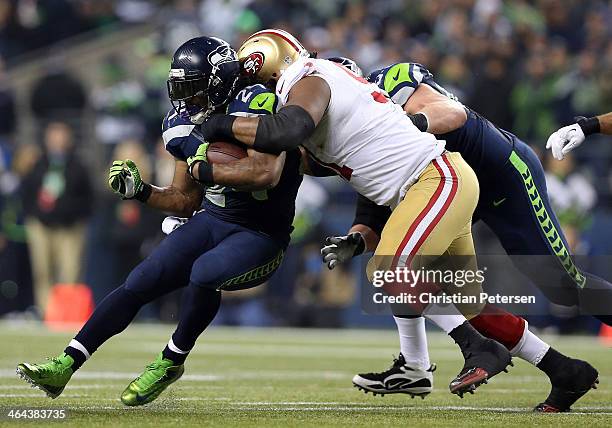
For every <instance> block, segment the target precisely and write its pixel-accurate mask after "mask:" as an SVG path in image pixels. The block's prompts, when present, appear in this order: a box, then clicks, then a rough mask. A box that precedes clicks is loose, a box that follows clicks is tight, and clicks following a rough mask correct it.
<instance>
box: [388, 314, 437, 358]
mask: <svg viewBox="0 0 612 428" xmlns="http://www.w3.org/2000/svg"><path fill="white" fill-rule="evenodd" d="M393 319H394V320H395V324H397V332H398V333H399V339H400V350H401V352H402V355H403V356H404V359H405V360H406V364H408V365H409V366H410V367H420V368H422V369H424V370H427V369H428V368H429V366H430V365H431V364H430V362H429V350H428V349H427V333H426V332H425V318H423V317H418V318H398V317H393Z"/></svg>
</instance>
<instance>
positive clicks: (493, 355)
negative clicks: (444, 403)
mask: <svg viewBox="0 0 612 428" xmlns="http://www.w3.org/2000/svg"><path fill="white" fill-rule="evenodd" d="M459 329H461V330H459ZM451 337H453V339H455V342H457V344H458V345H459V347H460V348H461V352H462V353H463V357H464V358H465V364H464V365H463V369H462V370H461V372H460V373H459V374H458V375H457V377H456V378H455V379H453V380H452V381H451V383H450V385H449V389H450V392H451V393H453V394H457V395H458V396H459V397H461V398H463V395H464V394H465V393H468V392H469V393H470V394H473V393H474V391H475V390H476V388H478V387H479V386H480V385H482V384H484V383H487V382H488V380H489V379H491V378H492V377H493V376H495V375H497V374H499V373H501V372H502V371H503V372H507V371H508V369H507V367H508V366H509V365H510V366H512V365H513V364H512V357H511V355H510V352H508V350H507V349H506V347H505V346H503V345H501V344H500V343H498V342H496V341H495V340H493V339H487V338H484V337H482V336H481V335H480V333H478V332H476V331H475V330H473V328H472V327H471V326H470V325H469V324H462V325H461V326H459V327H457V328H456V329H455V330H453V332H451Z"/></svg>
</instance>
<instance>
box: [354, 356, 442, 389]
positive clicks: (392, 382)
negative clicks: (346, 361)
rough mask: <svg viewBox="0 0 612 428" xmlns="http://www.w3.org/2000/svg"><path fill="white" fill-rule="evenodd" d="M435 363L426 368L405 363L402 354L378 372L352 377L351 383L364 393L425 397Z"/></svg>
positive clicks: (431, 387)
mask: <svg viewBox="0 0 612 428" xmlns="http://www.w3.org/2000/svg"><path fill="white" fill-rule="evenodd" d="M435 370H436V365H435V364H432V365H431V367H429V369H427V370H423V369H421V368H418V367H410V366H408V365H406V360H405V359H404V356H403V355H402V354H401V353H400V355H399V357H397V358H396V359H394V360H393V365H392V366H391V367H390V368H389V369H388V370H386V371H384V372H380V373H363V374H358V375H355V377H353V385H354V386H355V387H356V388H358V389H359V390H361V391H364V392H365V393H366V394H367V393H368V392H372V393H373V394H374V395H385V394H408V395H410V396H411V397H412V398H414V397H421V398H423V399H424V398H425V396H426V395H428V394H429V393H430V392H431V391H432V390H433V372H434V371H435Z"/></svg>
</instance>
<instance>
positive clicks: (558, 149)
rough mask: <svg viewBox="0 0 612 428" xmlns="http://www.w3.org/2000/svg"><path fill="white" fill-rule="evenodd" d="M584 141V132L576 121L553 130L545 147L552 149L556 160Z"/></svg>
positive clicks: (561, 158)
mask: <svg viewBox="0 0 612 428" xmlns="http://www.w3.org/2000/svg"><path fill="white" fill-rule="evenodd" d="M583 141H584V132H583V131H582V128H581V127H580V125H578V124H577V123H574V124H573V125H569V126H564V127H563V128H561V129H559V130H557V131H556V132H553V133H552V134H551V136H550V137H548V141H547V142H546V148H547V149H551V150H552V154H553V157H554V158H555V159H557V160H563V158H564V157H565V155H566V154H568V153H569V152H571V151H572V150H574V149H575V148H576V147H578V146H579V145H581V144H582V142H583Z"/></svg>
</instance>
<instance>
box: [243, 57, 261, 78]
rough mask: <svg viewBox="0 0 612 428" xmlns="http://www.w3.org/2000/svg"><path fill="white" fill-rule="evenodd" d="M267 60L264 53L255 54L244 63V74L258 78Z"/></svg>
mask: <svg viewBox="0 0 612 428" xmlns="http://www.w3.org/2000/svg"><path fill="white" fill-rule="evenodd" d="M265 59H266V57H265V56H264V54H263V53H261V52H253V53H252V54H250V55H249V56H248V57H247V59H246V60H245V61H244V64H243V68H244V72H245V73H246V74H248V75H249V76H256V75H257V73H259V70H261V68H262V67H263V65H264V61H265Z"/></svg>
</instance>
